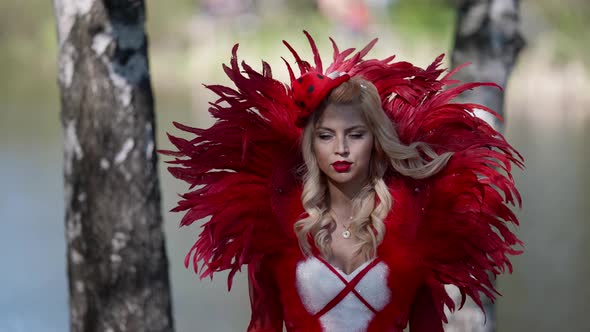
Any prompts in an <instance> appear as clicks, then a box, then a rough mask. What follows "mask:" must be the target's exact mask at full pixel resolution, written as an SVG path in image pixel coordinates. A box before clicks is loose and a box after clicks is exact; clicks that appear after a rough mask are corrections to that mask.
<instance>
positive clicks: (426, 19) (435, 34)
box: [390, 0, 455, 40]
mask: <svg viewBox="0 0 590 332" xmlns="http://www.w3.org/2000/svg"><path fill="white" fill-rule="evenodd" d="M390 16H391V20H392V24H393V26H394V27H395V29H396V30H397V31H399V32H402V33H403V34H405V35H407V36H408V37H409V38H411V39H422V38H427V39H435V40H440V39H447V40H448V39H450V38H451V37H452V35H453V27H454V24H455V7H454V6H453V5H452V4H451V2H449V1H443V0H399V1H398V3H396V4H395V5H394V6H391V12H390Z"/></svg>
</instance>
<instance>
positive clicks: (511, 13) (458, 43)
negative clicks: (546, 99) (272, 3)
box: [452, 0, 524, 132]
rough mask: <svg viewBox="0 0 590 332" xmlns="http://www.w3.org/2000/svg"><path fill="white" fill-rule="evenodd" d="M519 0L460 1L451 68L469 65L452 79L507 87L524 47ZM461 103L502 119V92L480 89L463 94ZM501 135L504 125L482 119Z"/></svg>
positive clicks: (489, 118)
mask: <svg viewBox="0 0 590 332" xmlns="http://www.w3.org/2000/svg"><path fill="white" fill-rule="evenodd" d="M519 6H520V1H519V0H462V1H460V4H459V9H458V14H457V25H456V31H455V46H454V49H453V53H452V66H453V67H456V66H457V65H460V64H463V63H466V62H471V63H472V64H471V65H470V66H468V67H466V68H464V69H463V70H461V71H460V72H459V73H457V75H456V76H455V77H456V78H457V79H460V80H461V81H464V82H473V81H480V82H494V83H496V84H498V85H500V86H501V87H502V88H505V87H506V84H507V82H508V77H509V76H510V73H511V72H512V68H513V67H514V64H515V62H516V59H517V56H518V54H519V53H520V51H521V49H522V48H523V47H524V39H523V37H522V35H521V34H520V32H519ZM461 98H462V100H463V101H471V102H477V103H479V104H482V105H485V106H488V107H490V108H491V109H493V110H495V111H496V112H498V113H499V114H500V115H501V116H503V115H504V91H501V90H499V89H497V88H494V87H481V88H478V89H476V90H473V91H472V92H467V93H464V94H463V96H462V97H461ZM482 117H484V119H485V120H486V121H488V122H489V123H491V124H492V125H493V126H494V128H495V129H496V130H498V131H500V132H502V131H503V124H502V122H501V121H498V120H497V119H495V118H494V119H492V118H491V117H487V113H485V115H483V116H482Z"/></svg>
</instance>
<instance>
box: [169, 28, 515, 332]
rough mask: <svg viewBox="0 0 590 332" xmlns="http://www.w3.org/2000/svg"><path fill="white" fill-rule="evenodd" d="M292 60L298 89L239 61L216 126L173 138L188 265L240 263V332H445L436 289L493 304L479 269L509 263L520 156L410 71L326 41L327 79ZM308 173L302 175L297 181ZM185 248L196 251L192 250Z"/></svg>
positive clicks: (431, 77) (216, 111)
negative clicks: (193, 234) (243, 303)
mask: <svg viewBox="0 0 590 332" xmlns="http://www.w3.org/2000/svg"><path fill="white" fill-rule="evenodd" d="M306 35H307V37H308V39H309V41H310V45H311V47H312V51H313V53H314V60H315V61H314V64H315V66H311V65H310V64H309V63H307V62H305V61H303V60H301V58H300V57H299V56H298V54H297V53H296V52H295V51H294V50H293V49H292V48H291V47H290V45H288V44H286V45H287V47H288V48H289V49H290V50H291V52H292V53H293V55H294V57H295V59H296V63H297V64H298V66H299V68H300V71H301V76H299V77H298V78H296V77H295V75H294V74H293V71H292V69H291V67H290V66H289V65H288V66H287V69H288V70H289V73H290V76H291V82H292V83H291V89H288V88H287V87H286V86H285V85H283V84H281V83H280V82H278V81H276V80H274V79H273V78H272V74H271V71H270V67H269V66H268V65H266V64H264V63H263V71H262V73H259V72H256V71H254V70H253V69H252V68H251V67H249V66H248V65H246V64H243V65H242V68H241V69H240V67H239V66H238V62H237V56H236V52H237V47H236V48H234V51H233V55H234V56H233V57H232V61H231V66H230V67H225V71H226V73H227V74H228V76H229V77H230V79H232V81H233V82H234V83H235V85H236V87H237V89H232V88H229V87H224V86H217V85H214V86H208V88H209V89H211V90H212V91H213V92H215V93H216V94H218V95H219V96H220V98H219V100H217V101H216V102H215V103H213V104H212V105H213V106H212V108H211V110H210V111H211V113H212V115H213V116H215V117H216V118H217V120H218V121H217V122H216V124H215V125H213V126H212V127H211V128H209V129H206V130H203V129H197V128H190V127H187V126H184V125H180V124H176V125H177V127H179V128H180V129H183V130H185V131H187V132H190V133H193V134H195V135H196V136H195V138H194V139H192V140H190V141H189V140H184V139H180V138H177V137H173V136H171V141H172V143H174V145H175V146H176V147H177V148H178V151H164V153H167V154H170V155H173V156H176V157H177V158H176V159H175V160H174V161H172V163H175V164H179V165H180V166H177V167H171V168H169V169H170V171H171V172H172V174H174V175H175V176H177V177H179V178H181V179H184V180H186V181H187V182H189V183H190V184H191V185H192V186H200V188H199V189H197V190H195V191H192V192H189V193H187V194H185V195H183V200H181V201H180V202H179V205H178V207H177V208H176V209H175V210H176V211H181V210H188V212H187V213H186V214H185V216H184V218H183V220H182V222H181V224H182V225H188V224H191V223H192V222H194V221H195V220H199V219H201V218H204V217H206V216H211V219H210V220H209V221H208V222H206V223H205V225H204V229H203V232H202V233H201V234H200V236H199V239H198V240H197V242H196V243H195V245H194V247H193V249H192V250H191V252H189V254H188V255H187V257H186V260H185V263H186V265H187V266H188V264H189V262H190V259H191V258H192V260H193V265H194V267H195V270H197V269H198V263H199V261H201V262H202V267H201V276H203V277H205V276H209V275H211V274H212V273H213V272H216V271H221V270H225V269H229V270H231V272H230V277H229V286H230V287H231V280H232V277H233V274H234V273H235V272H236V271H237V270H239V269H240V268H241V266H242V265H243V264H248V272H249V280H250V297H251V304H252V319H251V322H250V324H249V327H248V331H281V330H282V327H283V324H284V325H285V326H286V328H287V330H288V331H402V330H403V329H404V328H405V327H406V326H407V325H408V324H409V325H410V329H411V330H412V332H416V331H419V332H420V331H428V332H432V331H442V322H443V321H444V319H445V318H444V313H443V308H444V306H445V305H446V306H448V307H449V308H451V309H453V308H454V304H453V302H452V301H451V299H450V298H449V296H448V295H447V294H446V292H445V291H444V285H445V284H454V285H456V286H457V287H458V288H459V290H460V291H461V293H462V295H463V296H470V297H472V298H473V299H474V300H475V301H476V302H478V303H480V302H479V298H480V295H481V294H484V295H486V296H488V297H491V298H494V296H495V290H494V289H493V286H492V285H491V283H490V281H489V279H488V274H487V273H488V272H491V273H493V274H498V273H500V272H501V271H502V270H503V269H504V268H505V267H510V264H509V261H508V258H507V255H509V254H516V253H518V251H516V250H515V249H514V246H516V245H519V244H520V242H519V240H518V239H517V238H516V237H515V236H514V235H513V234H512V233H511V232H510V230H509V229H508V228H507V225H506V224H507V223H511V222H512V223H515V222H516V218H515V217H514V215H513V214H512V212H511V211H510V209H509V208H508V207H507V206H506V204H510V203H513V202H514V199H516V200H519V197H518V192H517V191H516V189H515V187H514V183H513V181H512V178H511V177H510V167H511V165H510V164H511V163H516V164H517V165H520V164H521V160H520V156H519V155H518V153H517V152H516V151H514V150H513V149H512V148H511V147H510V145H508V143H506V141H505V140H504V139H503V138H502V137H501V136H500V135H499V134H498V133H496V132H495V131H494V130H493V129H491V128H490V127H489V126H488V125H487V124H485V122H483V121H481V120H479V119H478V118H476V117H475V116H473V114H472V112H473V109H474V108H476V107H477V108H483V106H480V105H469V104H463V105H458V104H453V103H450V100H451V99H452V98H453V97H454V96H456V95H457V94H459V93H461V92H462V91H464V90H466V89H469V88H472V87H474V86H477V85H482V84H475V83H474V84H466V85H459V86H455V87H451V88H448V89H446V90H444V91H443V87H445V85H449V84H451V83H454V82H453V81H451V80H449V77H450V75H451V74H452V73H451V74H449V75H447V76H445V77H443V78H442V79H439V78H438V76H439V75H440V74H441V73H442V70H440V69H438V68H437V67H438V65H439V64H440V61H441V58H438V59H437V60H436V61H435V62H434V63H433V64H432V65H431V66H429V67H428V68H426V69H421V68H417V67H414V66H413V65H411V64H409V63H405V62H391V60H392V59H393V58H388V59H385V60H374V59H370V60H364V59H363V57H364V56H365V55H366V54H367V52H368V51H369V49H370V48H371V47H372V46H373V44H374V42H372V43H371V44H369V45H368V46H367V47H365V49H363V50H361V51H360V52H358V53H356V54H355V55H353V56H352V57H348V56H349V55H350V54H351V53H352V50H345V51H342V52H340V51H339V50H338V48H337V47H336V45H335V44H334V61H333V63H332V64H331V65H330V66H329V67H328V68H327V69H326V71H325V72H324V70H323V67H322V62H321V58H320V57H319V54H318V52H317V49H316V47H315V44H314V42H313V40H312V39H311V37H310V36H309V35H308V34H307V33H306ZM301 170H303V173H302V172H301ZM193 252H194V255H193Z"/></svg>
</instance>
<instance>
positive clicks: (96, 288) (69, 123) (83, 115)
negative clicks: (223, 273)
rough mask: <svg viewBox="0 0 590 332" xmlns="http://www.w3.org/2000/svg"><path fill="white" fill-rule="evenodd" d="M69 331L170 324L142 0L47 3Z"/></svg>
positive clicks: (56, 0)
mask: <svg viewBox="0 0 590 332" xmlns="http://www.w3.org/2000/svg"><path fill="white" fill-rule="evenodd" d="M54 10H55V17H56V20H57V31H58V42H59V86H60V91H61V104H62V110H61V122H62V126H63V130H64V178H65V206H66V212H65V222H66V238H67V254H68V277H69V302H70V326H71V331H74V332H75V331H173V320H172V316H171V304H170V290H169V288H170V287H169V281H168V262H167V258H166V253H165V246H164V236H163V232H162V227H161V223H162V215H161V212H160V191H159V190H160V188H159V181H158V173H157V166H156V165H157V164H156V162H157V158H156V153H155V139H154V130H155V127H154V109H153V107H154V106H153V97H152V91H151V85H150V76H149V69H148V59H147V38H146V35H145V32H144V22H145V7H144V2H143V1H142V0H119V1H117V0H54Z"/></svg>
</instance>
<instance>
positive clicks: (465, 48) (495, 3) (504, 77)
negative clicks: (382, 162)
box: [445, 0, 525, 332]
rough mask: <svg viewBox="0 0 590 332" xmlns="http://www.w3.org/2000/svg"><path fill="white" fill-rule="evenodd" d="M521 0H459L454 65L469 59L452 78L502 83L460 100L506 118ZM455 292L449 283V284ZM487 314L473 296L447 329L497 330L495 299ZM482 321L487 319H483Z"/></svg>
mask: <svg viewBox="0 0 590 332" xmlns="http://www.w3.org/2000/svg"><path fill="white" fill-rule="evenodd" d="M519 6H520V1H519V0H462V1H460V3H459V8H458V15H457V24H456V31H455V46H454V49H453V53H452V67H456V66H457V65H460V64H463V63H466V62H471V63H472V64H471V65H470V66H468V67H466V68H464V69H463V70H461V71H460V72H459V73H457V75H456V76H455V78H457V79H459V80H461V81H464V82H473V81H478V82H494V83H496V84H498V85H500V86H501V87H502V88H504V91H501V90H499V89H497V88H494V87H480V88H477V89H475V90H473V91H471V92H466V93H464V94H463V95H462V96H460V97H459V98H457V101H458V102H474V103H478V104H482V105H484V106H487V107H490V108H491V109H493V110H495V111H496V112H498V113H499V114H500V115H501V116H502V117H504V93H505V88H506V84H507V82H508V78H509V76H510V73H511V72H512V68H513V67H514V64H515V63H516V59H517V57H518V54H519V53H520V51H521V49H522V48H523V47H524V44H525V42H524V39H523V37H522V35H521V34H520V32H519ZM477 115H478V116H480V117H481V118H483V119H484V120H486V121H487V122H488V123H490V124H491V125H492V126H493V127H494V128H495V129H496V130H498V131H499V132H501V133H503V132H504V123H503V122H501V121H499V120H498V119H497V118H495V117H493V116H490V115H489V114H488V113H485V112H481V113H479V112H478V113H477ZM448 290H449V293H450V294H455V300H456V301H455V302H459V301H460V298H459V297H458V293H457V292H456V291H455V290H453V287H449V288H448ZM484 307H485V317H484V315H483V313H481V311H480V310H479V309H478V307H477V305H476V304H475V303H474V302H473V301H467V303H466V304H465V307H464V308H463V309H462V310H460V311H457V312H455V313H454V314H453V315H451V317H450V319H449V324H448V325H447V326H446V327H445V331H448V332H451V331H452V332H493V331H495V330H496V310H495V307H494V304H493V303H491V302H490V301H489V300H487V299H485V300H484ZM484 322H485V324H484Z"/></svg>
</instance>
